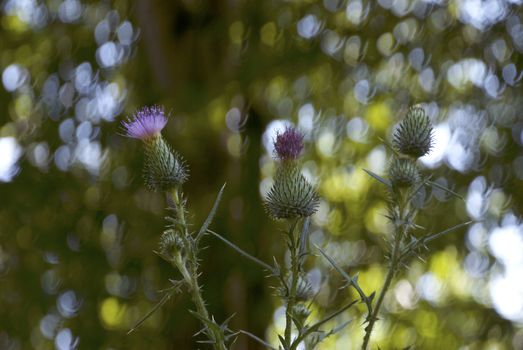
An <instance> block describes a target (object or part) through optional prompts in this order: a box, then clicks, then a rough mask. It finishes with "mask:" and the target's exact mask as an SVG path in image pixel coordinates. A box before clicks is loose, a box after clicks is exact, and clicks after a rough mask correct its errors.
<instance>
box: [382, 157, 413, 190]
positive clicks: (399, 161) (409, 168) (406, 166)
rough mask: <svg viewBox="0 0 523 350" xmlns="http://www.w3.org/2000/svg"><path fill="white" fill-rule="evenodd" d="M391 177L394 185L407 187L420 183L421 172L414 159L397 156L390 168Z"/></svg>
mask: <svg viewBox="0 0 523 350" xmlns="http://www.w3.org/2000/svg"><path fill="white" fill-rule="evenodd" d="M389 178H390V182H391V183H392V186H393V187H395V188H405V187H410V186H412V185H414V184H416V183H418V182H419V181H420V174H419V171H418V167H417V166H416V163H415V162H414V161H412V160H410V159H404V158H395V159H394V160H393V161H392V163H391V165H390V168H389Z"/></svg>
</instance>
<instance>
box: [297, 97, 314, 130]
mask: <svg viewBox="0 0 523 350" xmlns="http://www.w3.org/2000/svg"><path fill="white" fill-rule="evenodd" d="M315 114H316V111H315V110H314V106H313V105H312V104H310V103H307V104H304V105H303V106H301V107H300V110H299V111H298V120H299V121H298V125H299V127H300V129H301V130H303V131H304V133H305V135H307V134H308V133H310V132H311V131H312V129H313V128H314V116H315Z"/></svg>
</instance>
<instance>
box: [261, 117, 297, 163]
mask: <svg viewBox="0 0 523 350" xmlns="http://www.w3.org/2000/svg"><path fill="white" fill-rule="evenodd" d="M288 125H292V124H291V123H289V122H288V121H286V120H280V119H278V120H273V121H272V122H270V123H269V125H267V128H266V129H265V132H264V133H263V136H262V142H263V145H264V146H265V149H266V150H267V153H268V154H269V155H271V156H272V155H273V154H274V141H275V140H276V135H277V134H278V133H283V132H284V131H285V127H286V126H288Z"/></svg>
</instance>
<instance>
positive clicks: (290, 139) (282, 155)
mask: <svg viewBox="0 0 523 350" xmlns="http://www.w3.org/2000/svg"><path fill="white" fill-rule="evenodd" d="M302 150H303V135H302V134H301V133H300V132H299V131H297V130H296V129H294V128H292V127H289V126H288V127H286V128H285V131H284V132H283V133H282V134H280V133H278V134H277V135H276V141H274V151H275V153H276V157H277V158H278V159H279V160H282V161H285V160H296V159H298V157H299V156H300V153H301V151H302Z"/></svg>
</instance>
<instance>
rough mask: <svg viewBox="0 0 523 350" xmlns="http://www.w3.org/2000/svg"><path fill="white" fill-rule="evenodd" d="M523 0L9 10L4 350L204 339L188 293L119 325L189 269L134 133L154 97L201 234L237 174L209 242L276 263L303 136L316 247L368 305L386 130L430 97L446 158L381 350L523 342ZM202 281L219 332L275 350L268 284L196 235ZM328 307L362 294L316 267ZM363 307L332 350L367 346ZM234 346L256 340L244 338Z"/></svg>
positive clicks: (378, 242) (2, 191) (5, 16)
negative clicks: (278, 182)
mask: <svg viewBox="0 0 523 350" xmlns="http://www.w3.org/2000/svg"><path fill="white" fill-rule="evenodd" d="M521 3H522V2H521V0H450V1H438V0H433V1H430V0H426V1H421V0H378V1H367V0H322V1H320V0H287V1H284V0H263V1H262V0H258V1H253V0H194V1H192V0H179V1H162V0H138V1H123V0H115V1H108V0H106V1H86V0H81V1H80V0H47V1H43V0H2V1H0V73H1V84H0V349H2V350H7V349H9V350H15V349H60V350H62V349H75V348H78V349H196V348H200V349H204V348H206V345H196V343H195V342H196V340H198V339H199V338H198V337H196V338H195V337H193V336H192V335H193V334H194V333H195V332H196V331H197V330H198V329H199V325H198V322H197V321H196V320H195V319H194V318H193V317H192V316H191V315H190V314H189V312H188V311H187V309H188V308H191V307H192V305H191V303H190V301H189V299H188V297H187V296H186V295H179V296H177V297H176V298H175V299H174V300H172V301H170V302H169V303H167V305H166V306H165V307H163V308H162V309H161V310H160V311H158V312H157V313H155V314H154V315H153V316H152V317H151V318H150V319H149V320H148V321H147V322H146V323H145V324H144V325H143V326H142V327H141V328H140V329H139V330H138V331H136V332H135V333H133V334H131V335H126V332H127V330H128V329H129V328H130V327H132V326H133V325H134V323H135V322H136V321H137V320H138V319H139V318H140V317H141V316H142V315H144V314H145V313H146V312H147V311H148V310H149V309H151V308H152V307H153V306H154V304H155V303H156V302H157V301H158V300H159V299H160V298H161V295H162V293H161V292H160V290H161V289H163V288H166V287H168V286H169V283H168V278H173V277H176V273H175V272H174V271H173V270H172V269H171V268H170V267H169V266H168V264H167V263H165V262H164V261H162V260H161V259H160V258H159V257H158V256H156V255H155V254H153V252H152V251H153V250H154V249H155V248H156V245H157V241H158V237H159V235H160V233H161V232H162V228H163V226H164V224H165V221H164V220H163V216H164V215H165V210H164V207H165V203H164V198H163V197H162V196H161V195H159V194H152V193H149V192H147V191H146V190H145V188H144V186H143V184H142V181H141V164H142V160H143V159H142V157H143V155H142V153H141V148H140V144H139V142H137V141H135V140H130V139H126V138H124V137H122V136H120V135H119V133H121V129H120V128H119V123H120V121H121V120H122V119H123V118H124V117H125V116H126V115H129V114H131V113H132V112H133V111H134V110H136V109H137V108H139V107H141V106H143V105H150V104H161V105H164V106H165V108H166V109H167V110H168V111H170V113H171V116H172V118H171V119H170V122H169V124H168V127H167V128H166V130H165V136H166V138H167V139H168V140H169V141H170V142H171V143H172V144H173V145H174V147H175V149H176V150H178V151H179V152H180V153H181V154H183V156H184V157H185V159H186V160H187V162H188V164H189V165H190V169H191V177H190V180H189V181H188V183H187V184H186V186H185V192H186V195H187V196H188V199H189V208H190V210H191V213H192V216H191V221H192V222H193V223H194V226H195V227H198V224H200V223H201V222H202V221H203V220H204V219H205V217H206V215H207V213H208V211H209V209H210V208H211V206H212V203H213V200H214V197H215V195H216V193H217V191H218V189H219V188H220V186H221V185H222V184H223V183H224V182H227V188H226V192H225V195H224V199H223V202H222V204H221V206H220V209H219V211H218V214H217V217H216V220H215V222H214V224H213V226H212V227H213V228H214V230H216V231H217V232H219V233H221V234H223V235H224V236H225V237H227V238H228V239H230V240H232V241H234V242H235V243H236V244H238V245H239V246H241V247H243V248H244V249H245V250H246V251H248V252H250V253H252V254H253V255H255V256H257V257H259V258H261V259H264V260H266V261H271V260H272V257H273V256H274V257H276V258H278V259H280V261H281V259H283V258H284V257H283V255H284V245H283V239H282V237H281V234H280V229H281V228H282V225H281V224H278V223H276V222H273V221H271V220H269V219H268V218H267V217H266V215H265V213H264V211H263V207H262V198H263V194H264V193H265V192H266V191H267V190H268V188H269V187H270V184H271V176H272V174H273V170H274V163H273V161H272V158H271V153H272V149H271V144H270V143H271V140H272V138H273V136H274V135H275V132H276V131H277V130H280V129H281V128H282V127H283V125H284V124H285V123H288V122H290V123H293V124H294V125H297V126H298V127H299V128H300V129H301V130H302V131H303V132H304V133H305V135H306V143H307V145H306V154H305V160H304V163H303V171H304V174H305V175H306V176H307V177H308V178H309V179H310V180H311V181H312V182H314V183H315V184H317V186H318V189H319V192H320V194H321V196H322V202H321V205H320V209H319V211H318V213H317V214H315V215H314V217H313V228H312V233H311V240H312V241H313V242H314V243H316V244H318V245H321V246H323V247H324V248H325V250H326V251H327V252H328V253H329V254H330V255H331V256H332V257H333V258H334V259H335V260H336V261H337V262H338V264H339V265H340V266H342V267H343V268H344V269H346V270H347V272H349V273H351V274H355V273H359V282H360V284H361V285H362V287H363V289H364V290H365V291H366V292H368V293H370V292H371V291H372V290H376V289H378V288H379V286H380V285H381V283H382V281H383V278H384V274H385V271H386V257H385V252H386V251H387V243H386V241H387V238H388V237H389V235H390V228H389V227H388V225H387V221H386V219H385V218H384V217H383V214H384V211H385V208H386V198H387V197H386V193H385V191H384V189H383V188H382V187H380V184H378V183H376V182H375V181H373V180H372V179H371V178H370V177H368V176H367V175H366V174H365V173H364V172H363V171H362V168H367V169H370V170H372V171H373V172H375V173H378V174H381V175H385V174H386V168H387V164H388V157H389V156H390V152H389V151H388V149H387V148H386V147H384V146H383V142H382V141H380V139H385V140H387V139H390V134H391V130H393V128H394V126H395V125H396V124H397V122H398V121H399V120H401V118H402V117H403V116H404V114H405V111H406V109H407V108H408V106H409V105H411V104H414V103H422V104H423V106H424V107H425V109H426V111H427V113H428V114H429V115H430V117H431V119H432V121H433V123H434V125H435V137H436V144H435V147H434V149H433V151H432V152H431V153H430V154H429V155H428V156H426V157H424V158H423V159H422V160H421V164H422V166H423V168H424V170H423V172H424V174H425V175H427V176H429V175H430V176H432V179H433V180H434V181H437V182H439V183H440V184H442V185H445V186H447V187H449V188H452V189H453V190H454V191H456V192H458V193H460V194H461V195H462V196H463V197H464V199H465V200H464V201H462V200H459V199H457V198H455V197H452V196H449V195H448V194H447V193H445V192H442V191H441V190H433V189H430V188H426V189H425V190H424V192H423V193H422V195H421V196H420V197H419V198H418V205H419V206H420V207H422V208H423V210H422V214H421V215H420V216H419V218H418V220H419V223H420V224H421V225H423V226H424V227H426V231H425V232H422V231H420V232H418V234H419V235H421V234H424V233H426V232H437V231H439V230H442V229H445V228H446V227H449V226H452V225H455V224H458V223H460V222H463V221H467V220H470V219H472V220H478V222H477V223H475V224H473V225H471V226H470V227H469V228H467V229H462V230H459V231H457V232H454V233H452V234H451V235H448V236H445V237H444V238H442V239H440V240H438V241H436V242H434V244H432V245H431V251H430V252H427V253H426V254H424V255H423V256H424V257H425V259H424V260H425V262H423V261H420V260H418V259H413V260H412V261H411V262H410V264H409V266H410V268H409V269H405V270H403V271H402V272H401V273H400V274H399V276H397V278H396V279H395V282H394V283H393V286H392V289H391V291H390V293H389V295H388V297H387V298H386V300H385V307H384V318H383V319H382V320H381V321H380V322H379V324H378V327H377V329H376V332H375V333H374V334H373V336H374V340H375V344H374V347H375V348H377V346H378V345H379V346H380V348H381V349H398V348H403V347H406V346H409V345H414V346H415V347H416V348H419V349H523V328H522V326H523V224H522V222H521V213H522V204H523V203H522V201H523V193H522V180H523V153H522V145H523V115H522V111H523V96H522V88H521V82H522V78H523V59H522V56H521V53H522V52H523V10H522V8H521V5H522V4H521ZM205 243H206V245H207V246H208V248H207V249H206V250H205V251H204V254H203V256H202V265H201V268H202V272H203V275H202V283H203V285H204V286H205V291H204V294H205V297H206V299H207V300H208V302H209V308H210V310H211V311H212V313H213V314H214V315H215V317H216V318H217V320H218V321H220V320H224V319H225V318H227V317H229V316H230V315H232V314H235V316H234V317H233V319H232V321H231V324H230V325H231V327H232V328H234V329H245V330H248V331H250V332H252V333H254V334H256V335H258V336H260V337H262V338H265V339H267V340H268V341H271V342H275V341H276V339H275V337H274V334H275V333H274V331H275V330H278V329H281V327H282V326H283V325H282V318H281V317H282V315H283V314H282V312H283V311H282V308H281V304H280V303H279V301H278V299H277V298H275V297H274V295H273V294H274V291H273V289H272V288H271V286H274V285H275V284H274V281H270V280H267V279H266V278H265V276H266V272H264V271H261V270H260V269H259V268H258V267H257V266H255V265H253V264H251V263H250V262H249V261H246V260H244V259H243V258H241V257H240V256H238V255H237V254H235V253H234V252H232V251H231V250H229V249H228V248H227V247H226V246H224V245H223V243H221V242H219V241H217V240H216V239H214V238H212V237H208V238H206V241H205ZM308 271H309V276H310V279H311V281H312V282H313V285H314V288H315V289H316V290H317V291H318V297H317V298H316V299H315V305H314V307H315V308H316V309H317V310H319V311H318V312H319V313H321V312H320V310H321V311H325V312H329V311H332V310H335V309H336V308H337V307H340V305H342V304H345V303H346V302H347V301H350V300H353V299H354V298H356V297H357V296H356V295H355V294H354V292H353V291H351V290H348V289H339V287H340V286H341V285H342V283H343V281H342V280H341V279H340V277H339V276H338V275H337V274H336V273H335V272H333V271H331V269H330V268H329V266H328V265H327V264H326V263H325V261H324V260H322V259H321V258H319V257H315V256H313V257H311V258H310V259H309V262H308ZM364 313H365V309H364V306H363V305H360V304H359V305H358V306H356V307H354V308H352V309H350V310H349V311H348V312H346V313H345V314H343V315H342V316H340V317H339V318H338V319H336V320H334V322H333V323H332V325H335V324H339V323H341V322H343V321H346V320H348V319H353V322H352V323H351V324H350V325H349V326H348V327H347V328H346V329H345V330H344V331H343V332H341V333H340V334H338V335H336V336H332V337H330V338H329V339H328V340H327V341H326V342H325V343H324V344H323V346H322V347H321V349H357V348H358V346H359V345H360V344H361V339H362V334H363V330H362V328H363V327H362V326H361V323H362V320H363V318H362V317H363V316H364ZM235 348H236V349H261V347H260V346H259V345H257V344H256V343H254V342H252V341H251V340H249V339H247V338H245V337H244V336H240V337H239V338H238V340H237V342H236V347H235Z"/></svg>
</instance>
